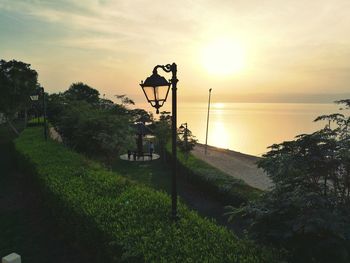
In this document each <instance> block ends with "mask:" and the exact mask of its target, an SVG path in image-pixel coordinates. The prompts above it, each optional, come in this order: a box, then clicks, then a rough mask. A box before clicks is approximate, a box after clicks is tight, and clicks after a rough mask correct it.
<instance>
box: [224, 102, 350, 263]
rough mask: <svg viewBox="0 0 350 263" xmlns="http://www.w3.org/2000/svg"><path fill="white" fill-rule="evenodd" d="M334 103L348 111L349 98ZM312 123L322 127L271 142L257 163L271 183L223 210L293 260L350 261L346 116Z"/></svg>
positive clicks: (349, 139)
mask: <svg viewBox="0 0 350 263" xmlns="http://www.w3.org/2000/svg"><path fill="white" fill-rule="evenodd" d="M338 103H341V104H345V109H349V106H350V100H342V101H339V102H338ZM315 121H326V125H325V127H324V128H323V129H321V130H319V131H316V132H314V133H312V134H302V135H299V136H297V137H296V139H295V140H293V141H288V142H283V143H281V144H275V145H272V146H270V151H269V152H268V153H266V154H265V155H264V156H263V159H262V160H261V161H260V162H259V167H261V168H263V169H264V170H265V171H266V172H267V173H268V174H269V176H270V178H271V179H272V180H273V182H274V187H273V188H272V189H271V191H269V192H266V193H265V194H264V195H263V197H262V198H261V199H260V200H257V201H254V202H250V203H248V205H247V206H245V207H242V208H238V209H235V208H232V207H231V209H230V210H231V211H229V212H228V214H229V215H230V217H231V219H233V218H234V217H235V216H241V217H244V218H246V220H247V222H249V224H248V230H249V234H250V236H251V237H253V238H255V239H257V240H259V241H262V242H267V243H270V244H274V245H276V246H282V247H284V248H286V249H287V250H289V251H290V252H291V259H290V260H291V261H292V262H349V261H350V129H349V126H350V125H349V124H350V116H345V115H343V114H339V113H337V114H330V115H323V116H320V117H318V118H316V119H315Z"/></svg>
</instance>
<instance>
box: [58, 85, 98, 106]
mask: <svg viewBox="0 0 350 263" xmlns="http://www.w3.org/2000/svg"><path fill="white" fill-rule="evenodd" d="M99 95H100V93H99V92H98V90H96V89H94V88H91V87H90V86H88V85H86V84H84V83H82V82H78V83H73V84H72V85H71V86H70V87H69V89H68V90H67V91H65V92H64V96H65V98H66V99H68V100H83V101H86V102H87V103H89V104H98V103H99V100H100V99H99Z"/></svg>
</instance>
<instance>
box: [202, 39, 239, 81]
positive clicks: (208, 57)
mask: <svg viewBox="0 0 350 263" xmlns="http://www.w3.org/2000/svg"><path fill="white" fill-rule="evenodd" d="M244 53H245V52H244V48H243V47H242V45H240V43H238V42H235V41H233V40H231V39H227V38H221V39H216V40H214V41H212V42H210V43H209V44H208V45H206V46H205V47H204V48H203V49H202V53H201V57H202V63H203V66H204V68H205V69H206V70H207V71H208V72H209V73H211V74H215V75H230V74H235V73H237V72H240V71H242V70H243V68H244V66H245V54H244Z"/></svg>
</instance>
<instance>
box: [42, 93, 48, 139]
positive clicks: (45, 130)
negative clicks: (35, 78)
mask: <svg viewBox="0 0 350 263" xmlns="http://www.w3.org/2000/svg"><path fill="white" fill-rule="evenodd" d="M41 92H42V95H43V115H44V116H43V117H44V137H45V141H47V124H46V101H45V91H44V88H41Z"/></svg>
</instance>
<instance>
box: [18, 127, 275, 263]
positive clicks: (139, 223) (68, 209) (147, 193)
mask: <svg viewBox="0 0 350 263" xmlns="http://www.w3.org/2000/svg"><path fill="white" fill-rule="evenodd" d="M16 147H17V149H18V151H19V152H21V153H22V154H23V155H24V156H26V158H30V161H31V163H32V164H34V165H35V167H36V173H37V175H38V179H39V182H40V185H41V187H42V188H43V190H44V192H45V193H46V198H47V200H48V201H49V202H50V206H51V207H52V208H54V211H55V212H56V217H57V220H58V221H59V222H60V223H61V224H62V225H64V226H65V230H66V231H67V234H68V233H69V234H71V235H73V236H75V238H76V239H77V240H79V241H84V242H85V243H86V244H87V245H90V247H91V248H93V249H94V252H95V253H104V254H103V255H101V256H103V257H104V258H106V257H108V258H109V259H114V260H115V261H119V259H120V258H122V259H124V260H136V261H143V260H145V261H146V262H238V261H239V262H273V261H274V260H273V259H272V258H273V256H272V254H271V253H270V252H268V251H267V250H261V249H257V248H256V247H255V246H253V245H251V244H247V243H246V242H243V241H240V240H238V239H237V238H236V237H234V236H233V235H232V234H231V233H230V232H229V231H228V230H226V229H225V228H223V227H219V226H217V225H215V224H214V223H212V222H211V221H209V220H205V219H203V218H200V217H199V216H198V215H197V214H196V213H194V212H192V211H189V210H188V209H187V208H186V207H185V206H184V205H182V204H180V206H179V211H180V216H181V217H180V220H179V221H178V222H177V223H176V224H172V223H171V221H170V219H169V211H170V198H169V197H168V196H167V195H166V194H164V193H160V192H156V191H154V190H151V189H149V188H147V187H141V186H138V185H136V184H134V183H130V182H128V181H127V180H125V179H124V178H122V177H120V176H117V175H116V174H113V173H110V172H107V171H105V170H104V169H103V168H102V167H101V166H100V165H98V164H96V163H95V162H91V161H90V160H88V159H86V158H84V157H83V156H82V155H79V154H77V153H75V152H72V151H70V150H68V149H66V148H64V147H63V145H59V144H57V143H55V142H52V141H49V142H48V143H45V142H44V141H43V139H42V138H41V136H40V132H39V129H38V128H32V129H27V130H26V131H25V132H24V133H23V135H22V136H21V137H20V138H19V139H18V140H17V142H16ZM92 237H93V238H92ZM89 243H90V244H89ZM97 256H98V255H97ZM115 257H117V258H115ZM118 258H119V259H118Z"/></svg>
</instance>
